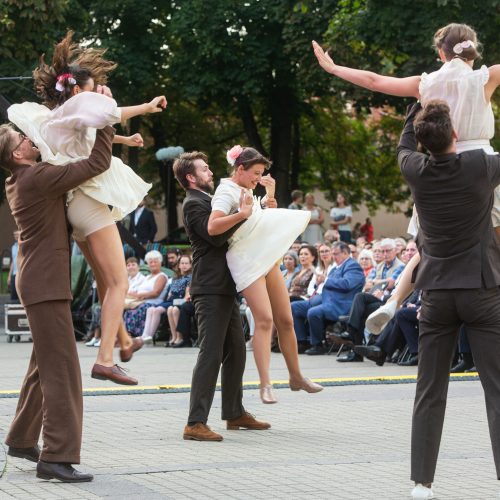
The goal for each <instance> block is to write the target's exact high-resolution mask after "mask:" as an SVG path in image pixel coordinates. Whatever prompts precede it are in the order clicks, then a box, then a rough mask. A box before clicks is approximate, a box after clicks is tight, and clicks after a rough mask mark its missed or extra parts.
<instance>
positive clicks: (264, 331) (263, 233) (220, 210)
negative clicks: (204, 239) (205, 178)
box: [208, 146, 322, 403]
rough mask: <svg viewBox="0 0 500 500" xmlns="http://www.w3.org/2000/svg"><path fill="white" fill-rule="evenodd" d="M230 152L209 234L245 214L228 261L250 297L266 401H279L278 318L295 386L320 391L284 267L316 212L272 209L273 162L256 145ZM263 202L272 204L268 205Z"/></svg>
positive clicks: (241, 289)
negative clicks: (301, 352)
mask: <svg viewBox="0 0 500 500" xmlns="http://www.w3.org/2000/svg"><path fill="white" fill-rule="evenodd" d="M227 157H228V161H229V162H230V164H231V166H232V167H233V173H232V175H231V177H230V178H228V179H222V180H221V183H220V185H219V186H218V188H217V190H216V191H215V194H214V197H213V199H212V214H211V215H210V219H209V221H208V233H209V234H211V235H216V234H222V233H224V232H225V231H227V230H228V229H230V228H231V227H233V226H235V225H236V224H238V222H240V221H241V220H243V219H246V220H245V222H244V223H243V224H242V225H241V226H240V227H239V228H238V229H237V230H236V232H235V233H234V234H233V236H232V237H231V238H230V240H229V249H228V252H227V263H228V267H229V270H230V271H231V275H232V277H233V279H234V282H235V284H236V290H237V291H238V292H241V293H242V295H243V296H244V297H245V300H246V302H247V304H248V307H249V308H250V310H251V311H252V314H253V316H254V320H255V333H254V337H253V352H254V357H255V363H256V365H257V369H258V371H259V377H260V396H261V399H262V402H263V403H276V401H277V400H276V397H275V395H274V393H273V390H272V385H271V380H270V376H269V365H270V362H271V333H272V326H273V321H274V324H275V325H276V328H277V331H278V339H279V343H280V348H281V352H282V353H283V356H284V357H285V361H286V364H287V368H288V372H289V374H290V388H291V389H292V390H295V391H298V390H300V389H303V390H305V391H307V392H318V391H320V390H322V387H321V386H320V385H318V384H315V383H313V382H311V381H310V380H309V379H307V378H305V377H304V376H303V375H302V372H301V371H300V366H299V358H298V352H297V340H296V337H295V332H294V329H293V321H292V311H291V308H290V301H289V299H288V292H287V289H286V287H285V283H284V280H283V276H282V274H281V271H280V268H279V262H280V261H281V258H282V256H283V255H284V254H285V252H286V251H287V250H288V249H289V248H290V245H291V244H292V243H293V242H294V241H295V239H296V238H297V236H298V235H299V234H301V233H302V232H303V231H304V229H305V228H306V226H307V224H308V222H309V219H310V217H311V214H310V212H306V211H302V210H288V209H279V208H270V207H276V200H275V199H274V180H273V179H272V178H271V177H270V176H269V175H267V176H263V175H262V174H263V173H264V171H265V170H266V169H267V168H269V161H268V160H267V159H266V158H264V157H263V156H262V155H261V154H260V153H258V152H257V151H256V150H255V149H253V148H242V147H241V146H235V147H234V148H232V149H231V150H230V151H229V152H228V156H227ZM257 184H262V185H263V186H265V187H266V192H267V195H266V197H265V198H264V199H263V200H260V199H257V198H255V197H253V193H252V190H253V189H254V188H255V187H256V186H257ZM240 198H242V199H244V200H246V203H247V207H246V208H245V211H244V212H243V211H240V212H239V213H238V209H239V206H240ZM263 205H266V206H268V207H269V208H267V209H263Z"/></svg>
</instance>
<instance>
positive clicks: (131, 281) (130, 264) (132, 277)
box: [126, 257, 146, 292]
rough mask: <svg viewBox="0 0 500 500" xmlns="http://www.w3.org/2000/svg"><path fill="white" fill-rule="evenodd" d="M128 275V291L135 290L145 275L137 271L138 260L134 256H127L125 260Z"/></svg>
mask: <svg viewBox="0 0 500 500" xmlns="http://www.w3.org/2000/svg"><path fill="white" fill-rule="evenodd" d="M126 264H127V275H128V289H129V291H130V292H136V291H137V289H138V288H139V286H140V285H141V284H142V283H143V282H144V280H145V279H146V276H144V274H142V273H141V272H139V261H138V260H137V258H136V257H129V258H128V259H127V261H126Z"/></svg>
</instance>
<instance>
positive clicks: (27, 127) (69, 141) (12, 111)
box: [8, 32, 166, 384]
mask: <svg viewBox="0 0 500 500" xmlns="http://www.w3.org/2000/svg"><path fill="white" fill-rule="evenodd" d="M71 38H72V33H71V32H70V33H68V35H67V36H66V37H65V38H64V40H63V41H62V42H60V43H59V44H58V45H57V46H56V48H55V51H54V56H53V60H52V64H51V65H50V66H48V65H47V64H45V63H44V62H43V60H42V61H41V64H40V67H39V68H37V69H36V70H35V71H34V73H33V76H34V79H35V85H36V88H37V91H38V93H39V95H40V96H41V97H42V98H43V100H44V105H40V104H36V103H30V102H25V103H23V104H15V105H13V106H11V107H10V108H9V110H8V115H9V119H10V121H11V122H13V123H14V124H15V125H17V126H18V127H19V128H20V129H21V130H22V131H23V132H24V133H25V134H26V135H27V136H28V137H29V138H30V139H31V140H32V141H33V142H34V143H35V144H36V146H37V147H38V148H39V150H40V153H41V155H42V159H43V161H46V162H50V163H54V164H64V163H68V162H72V161H75V160H78V159H80V158H82V157H88V156H89V153H90V150H91V148H92V146H93V143H94V140H95V133H96V129H99V128H103V127H105V126H107V125H113V124H116V123H120V122H124V121H126V120H128V119H129V118H131V117H133V116H137V115H141V114H146V113H155V112H159V111H161V110H162V109H163V108H165V106H166V100H165V98H164V97H163V96H161V97H157V98H155V99H153V100H152V101H151V102H150V103H148V104H142V105H139V106H131V107H118V106H117V104H116V101H115V100H114V99H112V97H111V92H110V91H109V89H108V88H107V87H105V86H103V85H104V84H105V83H106V78H107V73H108V72H109V71H110V70H111V69H113V68H114V67H115V65H114V64H113V63H111V62H109V61H106V60H105V59H104V58H103V53H104V51H102V50H96V49H89V48H87V49H81V48H80V47H78V46H77V45H75V44H72V43H71ZM94 89H96V90H97V92H93V90H94ZM98 92H101V93H98ZM115 142H121V143H124V144H127V145H129V146H140V145H142V138H141V137H140V135H139V134H136V135H134V136H132V137H128V138H127V137H120V136H117V137H116V138H115ZM150 187H151V185H150V184H147V183H146V182H144V181H143V180H142V179H141V178H140V177H138V176H137V175H136V174H135V173H134V172H133V171H132V169H130V168H129V167H128V166H126V165H125V164H124V163H123V162H122V161H121V160H120V159H119V158H115V157H113V158H112V160H111V165H110V168H109V169H108V170H107V171H106V172H104V173H103V174H101V175H99V176H97V177H94V178H93V179H92V180H90V181H88V182H86V183H84V184H82V185H81V186H80V187H79V188H78V189H76V190H75V191H73V192H71V193H68V219H69V221H70V223H71V225H72V226H73V237H74V239H75V240H76V241H77V243H78V245H79V246H80V248H81V249H82V252H83V253H84V255H85V258H86V259H87V261H88V263H89V264H90V266H91V267H92V270H93V272H94V275H95V278H96V281H97V286H98V292H99V297H100V300H101V302H102V319H101V331H102V340H101V345H100V348H99V353H98V356H97V360H96V364H95V365H94V368H93V369H92V375H93V376H94V374H95V372H96V370H97V371H98V372H99V375H100V376H99V378H103V376H104V378H108V379H110V380H113V381H117V380H122V381H123V380H124V378H125V379H126V380H127V382H126V383H129V384H137V381H136V380H135V379H133V378H131V377H128V376H126V377H124V376H123V372H122V370H121V369H120V368H119V367H118V366H115V365H114V362H113V347H114V344H115V340H116V336H117V334H118V336H119V342H120V345H121V352H120V357H121V359H122V361H128V360H129V359H130V357H131V355H132V352H133V350H136V349H137V348H138V347H140V345H139V344H135V345H134V344H132V341H131V339H130V337H129V336H128V335H127V332H126V330H125V328H124V326H123V322H122V313H123V304H124V299H125V294H126V292H127V288H128V282H127V274H126V267H125V261H124V255H123V249H122V244H121V239H120V236H119V234H118V230H117V227H116V225H115V221H117V220H120V219H122V218H123V217H124V216H125V215H126V214H127V213H129V212H131V211H132V210H133V209H134V208H135V207H136V206H137V205H138V204H139V202H140V201H141V200H142V199H143V198H144V196H145V195H146V193H147V191H148V189H149V188H150ZM108 205H109V206H111V207H112V208H111V210H110V209H109V208H108ZM115 372H118V375H119V376H117V377H116V379H117V380H115V379H114V378H115V377H114V374H115ZM122 383H123V382H122Z"/></svg>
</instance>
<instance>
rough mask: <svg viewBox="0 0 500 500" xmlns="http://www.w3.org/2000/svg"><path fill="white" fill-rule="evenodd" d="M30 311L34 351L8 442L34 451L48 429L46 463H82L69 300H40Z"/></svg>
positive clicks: (79, 401)
mask: <svg viewBox="0 0 500 500" xmlns="http://www.w3.org/2000/svg"><path fill="white" fill-rule="evenodd" d="M25 309H26V314H27V316H28V321H29V325H30V329H31V333H32V337H33V352H32V354H31V360H30V364H29V367H28V372H27V373H26V377H25V379H24V382H23V386H22V388H21V394H20V396H19V402H18V404H17V409H16V415H15V417H14V421H13V422H12V425H11V427H10V431H9V434H8V435H7V439H6V440H5V442H6V443H7V445H8V446H12V447H15V448H30V447H32V446H35V445H36V444H37V442H38V438H39V436H40V431H41V430H43V434H42V437H43V448H42V453H41V455H40V459H41V460H43V461H45V462H67V463H71V464H78V463H80V448H81V442H82V418H83V398H82V379H81V372H80V363H79V361H78V355H77V350H76V343H75V335H74V332H73V322H72V318H71V309H70V301H69V300H53V301H49V302H40V303H38V304H34V305H31V306H26V308H25ZM42 424H43V425H42ZM42 427H43V429H42Z"/></svg>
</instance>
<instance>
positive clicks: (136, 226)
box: [129, 200, 158, 245]
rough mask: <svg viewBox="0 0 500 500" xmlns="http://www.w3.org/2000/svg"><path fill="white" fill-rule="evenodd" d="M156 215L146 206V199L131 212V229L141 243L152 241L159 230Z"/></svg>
mask: <svg viewBox="0 0 500 500" xmlns="http://www.w3.org/2000/svg"><path fill="white" fill-rule="evenodd" d="M157 229H158V228H157V227H156V222H155V216H154V214H153V212H152V211H151V210H149V208H146V207H145V206H144V200H143V201H141V203H139V206H138V207H137V208H136V209H135V210H134V211H133V212H132V213H131V214H130V229H129V231H130V232H131V233H132V234H133V235H134V237H135V239H136V240H137V241H138V242H139V243H140V244H141V245H145V244H146V243H152V242H153V241H154V240H155V235H156V231H157Z"/></svg>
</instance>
